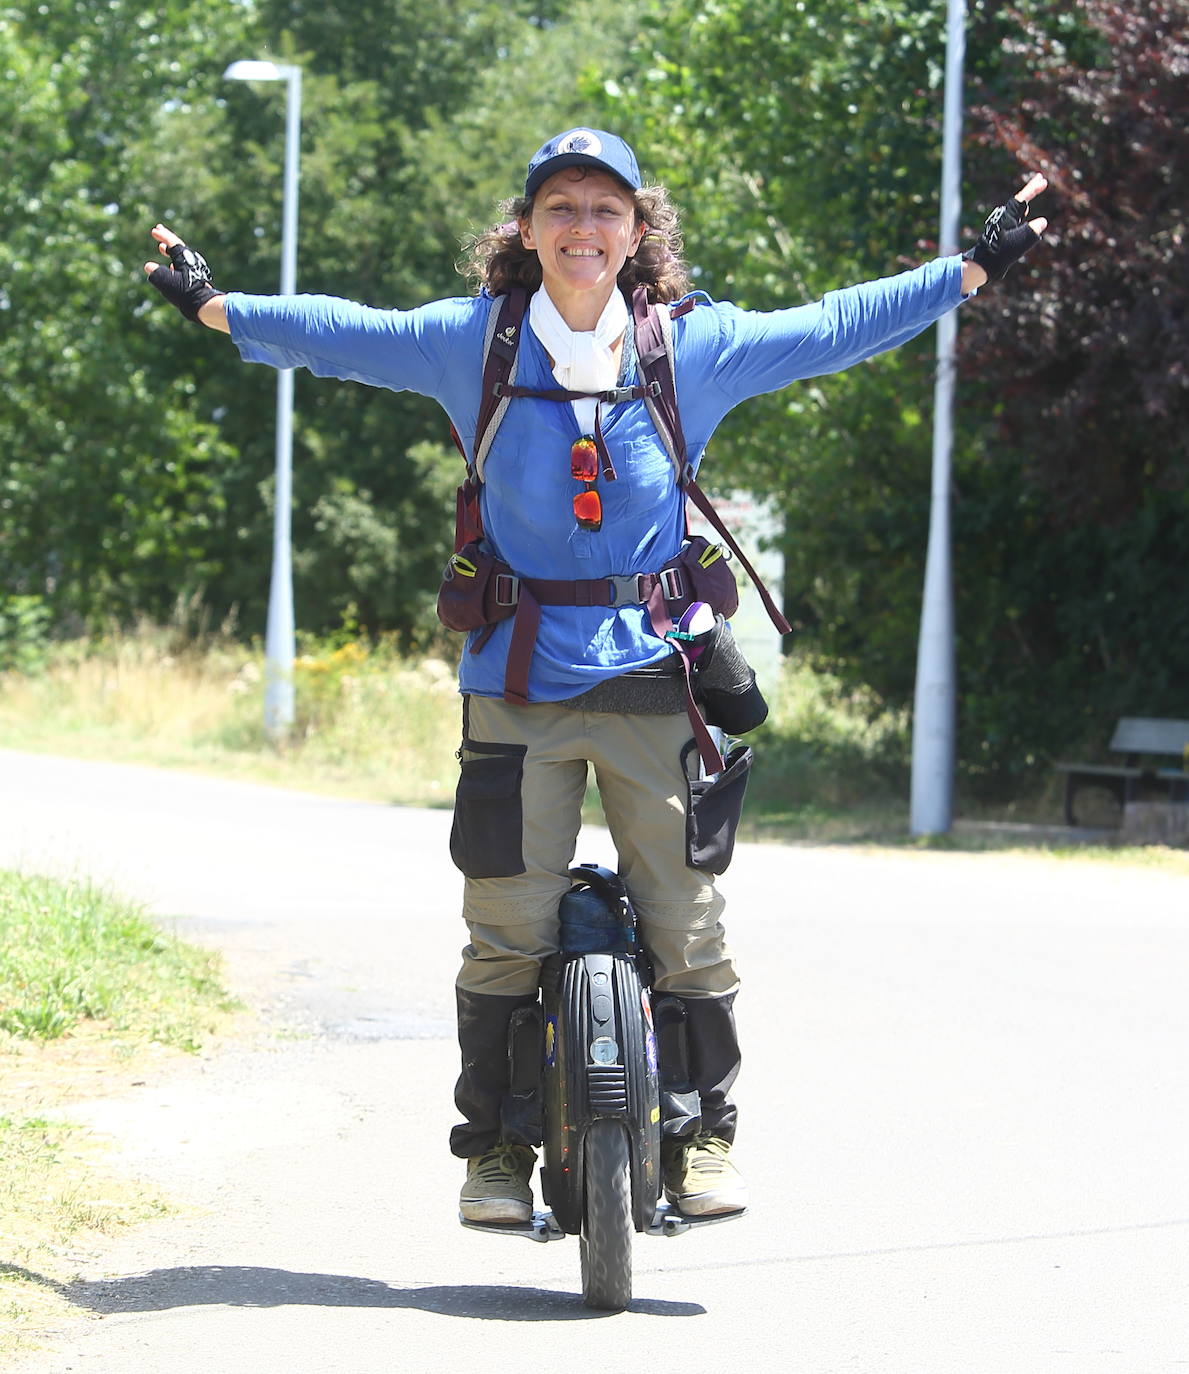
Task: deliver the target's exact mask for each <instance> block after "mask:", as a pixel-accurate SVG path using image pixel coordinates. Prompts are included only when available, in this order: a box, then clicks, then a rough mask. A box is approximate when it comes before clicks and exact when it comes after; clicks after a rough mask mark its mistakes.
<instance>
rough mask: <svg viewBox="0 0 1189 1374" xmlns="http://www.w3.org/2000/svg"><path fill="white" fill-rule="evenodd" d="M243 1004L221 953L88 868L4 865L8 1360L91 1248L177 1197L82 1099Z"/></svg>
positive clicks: (4, 1333) (3, 1231) (3, 1215)
mask: <svg viewBox="0 0 1189 1374" xmlns="http://www.w3.org/2000/svg"><path fill="white" fill-rule="evenodd" d="M234 1010H235V1006H234V1004H233V1003H232V1002H231V1000H230V999H229V998H228V996H227V995H226V993H225V992H224V991H223V989H222V987H221V985H220V982H219V969H218V957H217V956H216V955H214V954H212V953H210V952H208V951H204V950H199V949H195V948H193V947H191V946H188V945H186V944H184V943H182V942H181V941H179V940H176V939H174V938H172V937H170V936H168V935H166V934H164V933H163V932H162V931H160V930H159V929H158V928H157V927H156V926H154V925H153V924H152V923H151V922H150V921H149V920H148V919H147V918H146V917H145V915H144V914H143V912H142V911H141V910H140V909H139V908H138V907H136V906H135V905H133V904H132V903H129V902H127V901H124V900H122V899H120V898H118V897H116V896H114V895H112V894H110V893H108V892H106V891H104V890H103V889H101V888H98V887H96V886H95V885H93V884H91V883H87V882H82V881H73V882H58V881H54V880H51V879H48V878H40V877H32V876H29V875H26V874H19V873H12V872H6V871H0V1241H2V1249H0V1255H2V1259H0V1361H2V1360H3V1358H4V1357H6V1356H7V1357H11V1356H13V1355H14V1354H16V1353H17V1352H18V1351H20V1350H21V1349H23V1348H25V1346H26V1345H27V1344H29V1343H30V1340H31V1337H32V1335H33V1333H35V1332H36V1331H37V1330H38V1329H41V1328H44V1327H47V1326H51V1325H53V1324H56V1323H57V1322H59V1321H60V1320H61V1319H62V1318H63V1316H64V1315H65V1314H66V1313H67V1312H68V1311H70V1310H71V1308H70V1303H69V1296H68V1294H69V1283H70V1280H71V1278H72V1277H73V1276H74V1273H75V1267H76V1264H77V1262H78V1259H79V1258H80V1257H81V1255H83V1254H85V1253H86V1252H87V1251H88V1250H89V1249H90V1248H91V1247H92V1246H93V1244H94V1243H95V1241H96V1240H97V1239H98V1238H99V1237H101V1236H105V1235H110V1234H111V1233H113V1232H114V1231H116V1230H118V1229H119V1228H121V1227H125V1226H128V1225H132V1224H134V1223H136V1222H138V1221H142V1220H146V1219H148V1218H151V1217H153V1216H156V1215H159V1214H161V1213H162V1212H163V1211H165V1210H167V1207H166V1204H165V1203H164V1202H163V1201H162V1200H161V1199H160V1198H159V1197H158V1196H157V1195H156V1194H155V1193H154V1192H153V1191H151V1190H149V1189H146V1188H145V1187H143V1185H141V1184H139V1183H138V1182H137V1181H136V1180H133V1179H128V1178H125V1177H123V1176H121V1175H119V1174H117V1173H116V1172H115V1171H113V1170H112V1169H110V1168H108V1167H106V1166H105V1163H104V1157H103V1156H104V1147H103V1144H102V1142H100V1141H98V1140H96V1139H95V1138H94V1137H93V1136H92V1135H91V1133H90V1132H89V1131H87V1130H86V1129H85V1128H84V1127H82V1126H79V1125H77V1124H74V1123H72V1122H71V1121H70V1119H69V1115H70V1103H71V1101H72V1100H73V1101H77V1100H79V1099H80V1098H82V1097H84V1096H94V1095H101V1094H103V1093H104V1092H107V1091H112V1090H118V1089H119V1088H122V1087H124V1086H126V1085H127V1084H128V1083H130V1082H134V1081H137V1080H138V1079H140V1078H141V1077H142V1076H143V1075H145V1074H146V1073H148V1072H149V1071H150V1070H151V1069H153V1068H155V1067H158V1066H160V1065H161V1064H162V1063H167V1062H168V1061H169V1059H170V1058H171V1057H174V1056H179V1055H182V1054H187V1053H193V1052H196V1051H197V1050H199V1049H200V1048H201V1046H202V1045H203V1043H204V1042H205V1041H206V1040H208V1039H209V1038H210V1037H211V1036H213V1035H214V1034H215V1033H216V1032H217V1030H218V1029H219V1028H220V1026H221V1024H222V1023H223V1022H224V1021H225V1020H226V1018H228V1017H229V1015H230V1014H231V1013H232V1012H233V1011H234Z"/></svg>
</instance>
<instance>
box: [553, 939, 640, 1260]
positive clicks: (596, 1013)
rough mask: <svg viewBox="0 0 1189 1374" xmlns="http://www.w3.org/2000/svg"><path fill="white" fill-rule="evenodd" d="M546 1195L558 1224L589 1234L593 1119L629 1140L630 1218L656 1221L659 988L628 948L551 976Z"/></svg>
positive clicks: (573, 960) (578, 957)
mask: <svg viewBox="0 0 1189 1374" xmlns="http://www.w3.org/2000/svg"><path fill="white" fill-rule="evenodd" d="M542 994H543V995H542V1011H543V1028H544V1036H543V1065H542V1091H543V1099H544V1102H543V1105H544V1113H543V1116H544V1121H543V1126H544V1141H543V1144H544V1161H543V1167H542V1170H541V1183H542V1192H543V1195H544V1198H545V1201H546V1202H547V1203H548V1205H549V1207H550V1209H551V1210H552V1212H553V1215H554V1218H555V1220H556V1221H557V1224H558V1226H560V1228H561V1229H562V1230H563V1231H565V1232H566V1233H568V1234H569V1235H580V1234H582V1232H583V1221H584V1217H585V1207H586V1187H585V1179H586V1166H587V1157H586V1144H587V1138H588V1135H589V1133H590V1128H591V1126H592V1124H593V1123H594V1122H596V1121H608V1120H610V1121H614V1122H617V1123H619V1124H620V1126H621V1128H622V1130H623V1132H624V1134H625V1136H626V1138H627V1157H628V1166H629V1172H630V1189H629V1198H630V1216H631V1221H632V1225H633V1227H634V1229H635V1230H637V1231H644V1230H646V1229H647V1228H648V1226H649V1225H650V1224H651V1222H652V1218H653V1215H654V1213H655V1211H656V1204H657V1199H658V1197H659V1195H660V1115H661V1113H660V1088H659V1082H658V1077H657V1051H656V1036H655V1033H654V1031H653V1027H652V1010H651V1002H650V994H649V991H648V988H647V987H646V986H645V984H644V982H643V980H642V978H641V976H640V970H639V968H638V966H637V961H636V959H635V958H634V957H633V956H631V955H628V954H607V953H599V954H574V955H564V954H563V955H562V956H560V957H559V958H558V959H556V960H551V961H549V963H548V964H547V965H546V968H545V972H544V976H543V978H542Z"/></svg>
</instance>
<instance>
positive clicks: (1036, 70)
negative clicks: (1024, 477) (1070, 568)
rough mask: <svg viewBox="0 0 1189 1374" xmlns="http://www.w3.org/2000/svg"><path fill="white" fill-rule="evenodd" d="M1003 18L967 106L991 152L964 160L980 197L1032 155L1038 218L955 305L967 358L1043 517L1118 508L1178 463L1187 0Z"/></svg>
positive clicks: (1188, 451)
mask: <svg viewBox="0 0 1189 1374" xmlns="http://www.w3.org/2000/svg"><path fill="white" fill-rule="evenodd" d="M1002 18H1003V14H1002V12H1000V14H999V15H998V16H997V17H996V20H995V22H996V23H997V24H1001V22H1002ZM1011 18H1012V19H1013V20H1014V24H1013V25H1012V30H1011V36H1010V37H1009V38H1008V39H1007V40H1006V41H1005V52H1004V54H1003V55H1004V66H1003V67H1002V68H1001V75H1000V80H999V82H998V83H997V88H996V89H995V90H993V91H992V90H986V91H984V92H982V93H981V96H982V98H981V103H978V104H976V105H974V107H973V109H972V122H973V128H974V131H975V137H976V138H977V140H978V141H979V142H981V143H982V144H984V145H985V146H986V147H987V148H990V149H998V150H1000V152H1001V153H1002V154H1004V155H1005V156H1004V157H1002V158H996V157H990V158H986V157H984V158H981V159H978V160H977V161H978V164H979V167H978V171H979V173H980V182H981V175H983V174H985V175H986V177H987V181H986V182H985V183H984V184H980V185H979V186H978V188H977V189H978V192H979V193H980V198H981V199H983V200H985V201H986V202H987V203H990V202H991V201H992V200H993V199H994V198H995V195H996V187H997V186H998V185H999V184H1000V180H999V178H1000V176H1001V174H1002V171H1003V164H1004V161H1006V160H1009V159H1010V161H1011V162H1012V163H1014V164H1015V166H1016V167H1017V168H1018V169H1019V170H1020V171H1025V170H1031V169H1039V170H1040V171H1042V172H1044V174H1045V175H1046V176H1047V177H1048V178H1049V182H1050V190H1049V191H1048V192H1047V193H1046V194H1045V196H1044V197H1043V198H1042V201H1041V202H1040V205H1041V206H1043V208H1040V209H1038V210H1037V213H1038V214H1046V215H1048V216H1049V217H1050V219H1051V220H1052V229H1051V230H1050V233H1049V236H1048V242H1047V243H1046V244H1045V245H1043V246H1041V247H1039V248H1038V249H1036V250H1035V253H1034V256H1033V257H1031V258H1029V259H1026V260H1025V264H1024V265H1023V266H1021V267H1019V268H1017V269H1015V272H1014V273H1013V276H1012V278H1010V279H1009V282H1010V289H1009V290H1003V291H1002V292H1000V293H997V294H996V295H994V297H993V298H992V299H990V300H986V301H983V302H981V303H980V309H979V310H977V311H973V312H971V315H970V316H968V317H967V318H968V320H969V323H968V325H967V326H966V327H965V328H964V330H963V334H962V338H963V358H964V367H965V370H966V372H967V373H968V375H969V376H970V377H971V378H972V379H974V378H978V379H981V380H982V381H983V382H985V383H986V384H987V386H988V387H989V388H990V390H991V393H992V394H993V395H994V396H997V397H998V398H999V399H1000V400H1001V408H1000V410H999V415H1000V420H1001V425H1002V433H1003V436H1004V438H1005V440H1007V441H1009V442H1010V443H1011V444H1012V445H1013V446H1017V447H1018V449H1019V450H1020V451H1022V452H1023V453H1025V454H1026V455H1027V466H1028V469H1029V471H1030V473H1031V475H1032V476H1033V478H1034V479H1035V480H1037V481H1038V482H1039V483H1040V484H1041V485H1042V486H1043V488H1044V489H1045V490H1046V493H1047V495H1048V498H1049V500H1050V503H1051V504H1050V512H1051V517H1052V519H1053V521H1054V522H1055V523H1057V524H1060V525H1069V524H1072V523H1079V522H1081V521H1084V520H1086V519H1091V520H1099V519H1101V520H1107V521H1115V520H1119V519H1126V518H1128V517H1129V516H1130V515H1132V514H1134V513H1135V511H1136V510H1137V509H1138V507H1139V506H1140V505H1142V504H1143V503H1144V502H1145V501H1146V500H1147V499H1148V498H1149V497H1150V496H1151V495H1152V494H1154V493H1158V492H1163V493H1166V494H1169V493H1173V492H1177V491H1184V490H1185V487H1186V480H1187V472H1189V462H1187V459H1189V319H1187V315H1186V298H1187V296H1189V270H1187V266H1186V256H1185V247H1186V244H1185V238H1186V213H1187V208H1189V0H1129V2H1128V0H1124V2H1123V3H1116V2H1115V0H1075V3H1074V4H1073V5H1072V7H1071V8H1070V9H1068V10H1066V11H1064V12H1063V14H1062V15H1061V16H1060V17H1054V16H1053V15H1052V13H1051V12H1050V13H1049V14H1047V15H1046V16H1045V17H1043V18H1037V17H1035V11H1033V12H1032V13H1021V12H1020V11H1019V10H1016V11H1014V12H1012V13H1011ZM1000 32H1002V29H1000ZM988 295H990V292H988ZM1173 504H1174V506H1178V505H1179V506H1180V508H1181V509H1182V510H1184V506H1183V505H1182V504H1181V503H1179V502H1177V501H1176V498H1175V497H1174V498H1173ZM1182 533H1183V531H1182ZM1182 548H1183V545H1182Z"/></svg>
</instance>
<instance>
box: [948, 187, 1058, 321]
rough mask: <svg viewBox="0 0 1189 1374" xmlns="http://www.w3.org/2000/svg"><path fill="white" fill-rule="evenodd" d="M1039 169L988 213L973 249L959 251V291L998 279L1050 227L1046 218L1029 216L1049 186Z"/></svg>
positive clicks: (974, 289)
mask: <svg viewBox="0 0 1189 1374" xmlns="http://www.w3.org/2000/svg"><path fill="white" fill-rule="evenodd" d="M1048 184H1049V183H1048V181H1047V180H1046V179H1045V178H1044V177H1043V176H1041V174H1040V173H1039V172H1034V173H1033V175H1032V176H1031V177H1030V178H1029V179H1028V181H1027V182H1026V183H1025V184H1024V185H1023V186H1022V187H1021V189H1020V190H1019V191H1017V192H1016V194H1015V195H1014V196H1013V197H1012V199H1011V200H1009V201H1008V202H1007V203H1006V204H1005V205H1001V206H999V208H998V209H996V210H993V211H992V212H991V213H990V215H988V216H987V222H986V223H985V224H984V225H983V232H982V233H981V234H980V235H979V239H978V242H977V243H976V244H975V245H974V247H973V248H969V249H967V251H966V252H965V253H963V254H962V257H963V259H964V261H963V263H962V290H963V292H964V293H966V294H969V293H970V292H971V291H977V290H978V288H979V287H980V286H982V285H983V284H984V283H985V282H987V281H998V280H999V278H1000V277H1002V276H1003V275H1004V273H1005V272H1007V270H1008V268H1010V267H1011V266H1012V264H1013V263H1015V262H1018V261H1019V259H1020V258H1022V257H1023V256H1024V254H1025V253H1027V252H1028V250H1029V249H1030V248H1035V247H1036V245H1037V244H1038V243H1039V242H1040V238H1041V235H1042V234H1043V233H1044V231H1045V230H1046V229H1047V228H1048V227H1049V222H1048V220H1047V219H1035V220H1033V219H1029V218H1028V214H1029V210H1030V206H1031V202H1032V201H1033V200H1035V199H1036V197H1037V196H1038V195H1040V193H1041V192H1042V191H1043V190H1044V189H1045V187H1046V186H1047V185H1048Z"/></svg>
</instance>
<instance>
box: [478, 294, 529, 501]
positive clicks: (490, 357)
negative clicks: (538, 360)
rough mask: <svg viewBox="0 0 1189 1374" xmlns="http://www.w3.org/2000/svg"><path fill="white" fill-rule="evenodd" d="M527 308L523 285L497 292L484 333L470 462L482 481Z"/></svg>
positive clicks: (506, 398)
mask: <svg viewBox="0 0 1189 1374" xmlns="http://www.w3.org/2000/svg"><path fill="white" fill-rule="evenodd" d="M527 308H528V292H527V291H526V290H525V289H524V287H523V286H513V287H512V288H511V289H510V290H509V291H508V292H507V293H506V294H505V295H502V296H496V297H495V299H494V300H493V301H492V302H491V309H490V310H489V311H488V312H487V330H486V332H485V334H484V337H483V381H482V385H481V389H480V396H479V413H478V415H477V416H476V419H475V447H474V452H473V453H472V455H471V457H470V459H469V460H468V463H467V467H468V468H469V470H470V472H471V473H472V474H473V475H474V476H475V477H477V478H478V480H479V481H480V482H481V481H482V480H483V465H484V463H486V461H487V455H488V453H489V452H490V451H491V445H492V442H493V441H494V439H495V434H496V430H498V429H499V427H500V421H501V420H503V418H504V412H505V411H506V410H507V409H508V404H509V401H510V399H511V398H510V397H509V396H506V395H505V394H504V389H505V388H506V387H508V386H511V385H512V384H513V383H514V382H515V381H516V367H517V356H518V350H519V348H520V330H521V327H522V325H523V322H524V312H525V310H526V309H527Z"/></svg>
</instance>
